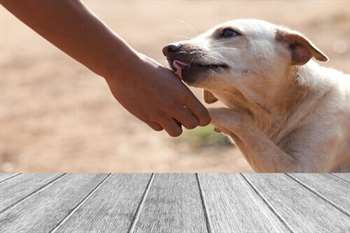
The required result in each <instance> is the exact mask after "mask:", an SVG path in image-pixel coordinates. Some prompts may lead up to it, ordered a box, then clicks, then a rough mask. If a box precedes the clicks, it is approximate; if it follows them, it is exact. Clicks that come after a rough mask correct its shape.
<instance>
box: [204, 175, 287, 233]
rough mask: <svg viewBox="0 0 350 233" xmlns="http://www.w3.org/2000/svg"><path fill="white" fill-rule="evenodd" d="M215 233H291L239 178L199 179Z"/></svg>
mask: <svg viewBox="0 0 350 233" xmlns="http://www.w3.org/2000/svg"><path fill="white" fill-rule="evenodd" d="M199 180H200V184H201V187H202V190H203V196H204V198H205V204H206V209H207V211H208V216H209V218H210V225H211V230H212V232H213V233H225V232H227V233H231V232H232V233H233V232H242V233H243V232H244V233H245V232H261V233H263V232H266V233H270V232H289V231H288V229H287V228H286V227H285V226H284V225H283V223H282V222H281V221H280V220H279V219H278V217H277V216H275V215H274V213H273V212H272V211H271V210H270V209H269V208H268V206H266V204H265V203H264V201H263V200H262V199H261V198H260V197H259V196H258V195H257V194H256V193H255V192H254V190H253V189H252V188H251V187H250V186H249V185H248V184H247V182H246V181H245V180H244V179H243V178H242V177H241V176H240V175H239V174H234V175H219V174H206V175H204V174H203V175H200V176H199Z"/></svg>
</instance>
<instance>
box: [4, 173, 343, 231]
mask: <svg viewBox="0 0 350 233" xmlns="http://www.w3.org/2000/svg"><path fill="white" fill-rule="evenodd" d="M349 191H350V175H349V174H338V173H337V174H254V173H247V174H199V175H198V174H155V175H152V174H118V175H117V174H116V175H110V174H3V173H2V174H1V173H0V233H2V232H4V233H5V232H6V233H7V232H16V233H17V232H19V233H21V232H29V233H31V232H32V233H41V232H50V233H52V232H56V233H57V232H72V233H80V232H84V233H85V232H92V233H94V232H103V233H105V232H107V233H108V232H118V233H145V232H147V233H148V232H151V233H152V232H160V233H196V232H198V233H236V232H239V233H255V232H259V233H264V232H271V233H274V232H287V233H299V232H300V233H303V232H305V233H314V232H315V233H324V232H329V233H349V232H350V214H349V213H350V192H349Z"/></svg>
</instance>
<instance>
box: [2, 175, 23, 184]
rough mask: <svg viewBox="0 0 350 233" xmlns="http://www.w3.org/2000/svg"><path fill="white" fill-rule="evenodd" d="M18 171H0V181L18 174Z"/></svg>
mask: <svg viewBox="0 0 350 233" xmlns="http://www.w3.org/2000/svg"><path fill="white" fill-rule="evenodd" d="M18 175H19V173H0V183H2V182H4V181H6V180H8V179H11V178H13V177H15V176H18Z"/></svg>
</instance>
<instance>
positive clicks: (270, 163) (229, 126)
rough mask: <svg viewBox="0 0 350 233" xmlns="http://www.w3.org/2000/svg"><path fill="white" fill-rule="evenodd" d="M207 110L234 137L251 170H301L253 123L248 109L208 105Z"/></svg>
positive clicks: (218, 126)
mask: <svg viewBox="0 0 350 233" xmlns="http://www.w3.org/2000/svg"><path fill="white" fill-rule="evenodd" d="M209 112H210V115H211V118H212V123H213V124H214V126H215V127H216V128H218V129H219V130H220V131H221V132H223V133H225V134H228V135H229V136H231V137H232V138H233V139H234V141H235V142H236V143H237V145H238V147H239V148H240V149H241V151H242V152H243V154H244V156H245V157H246V159H247V160H248V162H249V164H250V165H251V166H252V167H253V168H254V170H256V171H259V172H287V171H299V170H301V167H299V164H298V162H297V161H296V160H295V159H294V158H293V157H292V156H291V155H289V154H287V153H286V152H284V151H283V150H282V149H281V148H279V147H278V146H277V145H276V144H275V143H274V142H272V141H271V139H270V138H268V137H267V136H266V135H265V134H264V133H263V132H262V131H261V130H259V129H258V128H257V127H255V125H254V122H253V121H252V119H251V117H250V116H249V115H248V114H247V113H245V112H243V111H240V110H235V109H227V108H216V109H209Z"/></svg>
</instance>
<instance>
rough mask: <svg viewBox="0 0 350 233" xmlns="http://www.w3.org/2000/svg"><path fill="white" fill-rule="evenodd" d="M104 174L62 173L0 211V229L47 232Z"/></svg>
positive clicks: (17, 231)
mask: <svg viewBox="0 0 350 233" xmlns="http://www.w3.org/2000/svg"><path fill="white" fill-rule="evenodd" d="M26 176H27V175H25V177H26ZM35 176H36V175H34V177H31V179H35ZM37 176H39V177H40V175H38V174H37ZM105 177H106V175H104V174H101V175H72V174H70V175H65V176H63V177H62V178H60V179H58V180H56V182H53V183H51V185H48V186H46V187H45V188H44V189H42V190H40V191H39V192H37V193H35V194H33V195H31V196H30V198H27V199H26V200H25V201H23V202H20V203H19V204H17V205H15V206H13V207H12V208H10V209H8V210H7V211H5V212H3V213H2V214H0V232H3V233H5V232H6V233H7V232H16V233H22V232H23V233H41V232H45V233H47V232H49V231H50V230H51V229H53V228H54V227H55V226H56V225H57V224H58V223H59V222H60V220H62V219H63V218H64V217H65V216H66V215H68V214H69V213H70V211H71V210H72V209H74V207H75V206H76V205H77V204H79V202H81V201H82V200H84V198H85V197H86V196H87V195H88V193H89V192H91V191H92V190H93V189H94V188H95V187H96V186H97V185H98V184H99V183H100V182H101V181H102V180H103V179H104V178H105Z"/></svg>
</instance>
